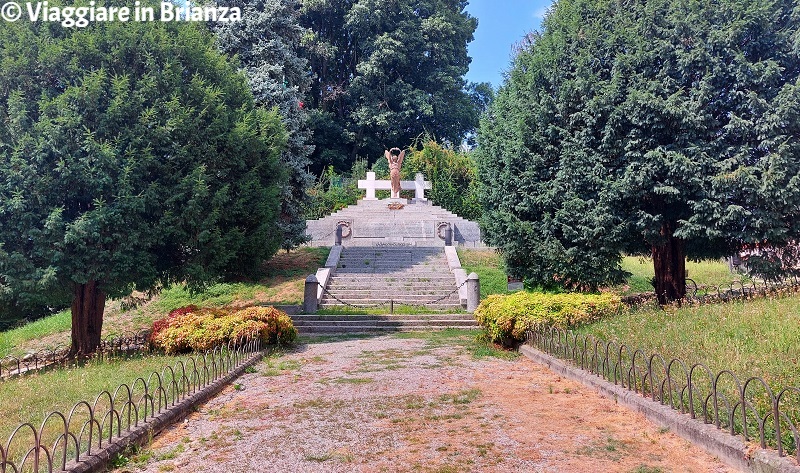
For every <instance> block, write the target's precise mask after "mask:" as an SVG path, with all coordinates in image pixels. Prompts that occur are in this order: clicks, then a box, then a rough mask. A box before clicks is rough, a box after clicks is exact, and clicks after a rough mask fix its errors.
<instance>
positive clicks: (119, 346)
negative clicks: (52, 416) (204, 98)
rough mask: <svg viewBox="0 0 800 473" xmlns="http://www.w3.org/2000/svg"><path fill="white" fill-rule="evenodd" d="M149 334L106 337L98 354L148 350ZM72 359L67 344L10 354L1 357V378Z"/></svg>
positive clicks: (132, 333) (130, 333)
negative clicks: (25, 352) (26, 352)
mask: <svg viewBox="0 0 800 473" xmlns="http://www.w3.org/2000/svg"><path fill="white" fill-rule="evenodd" d="M149 334H150V330H149V329H147V330H141V331H139V332H125V333H123V334H121V335H114V336H109V337H106V338H104V339H103V340H102V341H101V342H100V346H99V347H98V354H99V355H102V356H105V355H112V356H113V355H118V354H128V353H135V352H140V351H143V350H144V351H146V350H148V344H147V337H148V335H149ZM70 359H71V358H70V356H69V346H67V345H62V346H58V347H51V348H45V349H42V350H39V351H37V352H35V353H28V354H26V355H22V356H13V355H8V356H5V357H3V358H0V380H2V379H5V378H8V377H10V376H15V375H20V374H25V373H30V372H32V371H39V370H42V369H44V368H48V367H51V366H59V365H64V364H65V363H67V362H68V361H69V360H70Z"/></svg>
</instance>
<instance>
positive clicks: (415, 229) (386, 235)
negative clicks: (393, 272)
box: [306, 199, 484, 247]
mask: <svg viewBox="0 0 800 473" xmlns="http://www.w3.org/2000/svg"><path fill="white" fill-rule="evenodd" d="M390 204H401V206H398V207H401V208H395V209H392V208H390V207H389V205H390ZM339 224H343V225H344V228H343V238H342V244H343V245H345V246H373V245H406V246H438V247H443V246H444V236H443V234H444V232H443V226H450V228H451V229H452V230H453V242H454V244H455V245H458V246H465V247H483V246H484V245H483V243H482V241H481V232H480V228H479V227H478V224H477V223H475V222H472V221H470V220H466V219H464V218H461V217H459V216H458V215H456V214H454V213H453V212H450V211H448V210H446V209H444V208H442V207H439V206H437V205H433V204H431V203H430V202H428V201H422V202H408V201H407V200H406V199H383V200H360V201H358V203H357V204H356V205H351V206H348V207H345V208H343V209H341V210H339V211H337V212H335V213H333V214H331V215H329V216H327V217H324V218H320V219H317V220H308V221H306V228H307V229H306V233H307V234H308V235H309V236H310V237H311V241H310V242H309V245H310V246H332V245H333V244H334V242H335V239H336V227H337V225H339Z"/></svg>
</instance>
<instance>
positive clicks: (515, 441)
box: [118, 334, 733, 473]
mask: <svg viewBox="0 0 800 473" xmlns="http://www.w3.org/2000/svg"><path fill="white" fill-rule="evenodd" d="M419 337H422V338H399V337H396V336H381V337H375V338H368V339H357V340H354V339H350V340H342V341H329V342H320V343H313V344H307V345H300V346H298V347H297V348H296V349H294V350H292V351H289V352H286V353H284V354H282V355H280V356H277V355H276V356H272V357H270V358H268V359H266V360H264V361H263V362H262V363H260V364H259V365H257V372H255V373H250V374H246V375H244V376H243V377H241V378H240V379H239V381H238V384H236V385H234V386H231V387H229V388H226V390H225V391H224V392H223V393H222V394H220V395H219V396H218V397H216V398H215V399H213V400H212V401H210V402H208V403H207V404H205V405H203V406H201V407H200V409H199V410H198V412H195V413H193V414H192V415H191V416H190V417H189V418H188V419H187V420H186V421H185V422H184V423H182V424H179V425H176V426H174V427H173V428H171V429H169V430H167V431H166V432H164V433H163V434H162V435H160V436H158V437H157V438H156V439H155V440H154V442H153V444H152V445H151V446H150V447H149V449H147V450H145V451H144V452H142V453H139V454H138V455H137V456H135V457H134V458H133V459H132V461H131V463H129V464H128V466H126V467H124V468H123V469H120V470H118V471H120V472H126V471H127V472H138V471H147V472H162V471H187V472H262V471H263V472H267V471H270V472H271V471H276V472H351V471H360V472H381V471H387V472H395V471H421V472H441V473H444V472H462V471H476V472H484V471H488V472H585V471H596V472H630V473H634V472H637V473H656V472H672V471H674V472H728V471H733V470H731V469H729V468H727V467H725V466H724V465H723V464H722V463H720V462H719V461H718V460H716V459H715V458H713V457H712V456H710V455H708V454H706V453H704V452H703V451H702V450H700V449H699V448H697V447H694V446H692V445H691V444H689V443H688V442H686V441H684V440H682V439H680V438H679V437H677V436H675V435H674V434H672V433H670V432H668V431H665V430H663V429H659V428H658V427H657V426H655V425H653V424H651V423H649V422H648V421H646V420H645V419H644V417H642V416H641V415H639V414H636V413H633V412H631V411H628V410H626V409H624V408H622V407H620V406H617V405H615V403H614V402H613V401H611V400H608V399H605V398H602V397H600V396H599V395H598V394H596V393H594V392H593V391H591V390H588V389H586V388H584V387H583V386H582V385H579V384H577V383H574V382H572V381H570V380H567V379H563V378H560V377H559V376H557V375H556V374H554V373H552V372H550V371H548V370H547V369H546V368H544V367H542V366H540V365H537V364H535V363H533V362H531V361H530V360H527V359H525V358H516V359H513V360H503V359H499V358H495V357H483V358H476V357H475V356H474V354H473V351H474V344H473V343H472V342H471V340H470V337H471V335H450V336H442V335H424V334H422V335H419Z"/></svg>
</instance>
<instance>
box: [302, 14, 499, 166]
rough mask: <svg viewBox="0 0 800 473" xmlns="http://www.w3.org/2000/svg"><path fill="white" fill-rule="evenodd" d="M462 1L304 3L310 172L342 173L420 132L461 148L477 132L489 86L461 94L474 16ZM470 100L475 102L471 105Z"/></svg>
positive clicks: (464, 85)
mask: <svg viewBox="0 0 800 473" xmlns="http://www.w3.org/2000/svg"><path fill="white" fill-rule="evenodd" d="M465 6H466V1H464V0H422V1H419V0H414V1H411V0H399V1H398V0H344V1H343V0H320V1H313V2H303V9H302V16H301V24H302V26H304V27H306V28H307V29H308V30H307V33H306V37H305V38H304V39H303V48H304V51H303V55H304V56H305V57H306V58H308V60H309V61H310V65H311V70H312V71H313V73H314V78H313V82H312V84H311V93H310V97H309V99H310V100H309V103H310V108H311V109H312V112H311V115H312V116H311V126H312V129H313V130H314V140H315V143H316V144H317V147H316V151H315V154H314V157H313V161H314V166H315V168H314V170H315V171H316V172H321V171H322V169H324V168H325V167H327V166H328V165H333V166H334V167H335V168H336V169H337V170H343V169H348V168H349V167H350V166H351V165H352V163H353V162H354V161H355V160H356V158H357V157H359V156H361V157H364V156H382V153H383V150H384V149H388V148H391V147H394V146H398V147H405V146H408V145H409V144H411V142H412V141H413V139H414V138H415V137H417V136H419V135H421V134H422V133H424V132H429V133H431V134H433V135H435V136H437V137H440V138H441V139H446V140H448V141H449V142H451V143H460V142H461V139H462V138H463V137H464V135H465V133H466V132H467V131H470V130H472V129H474V128H475V127H476V126H477V118H478V113H479V111H480V107H481V106H482V105H483V103H484V102H485V101H486V91H485V87H483V88H480V87H473V88H472V89H471V92H472V93H473V95H470V93H469V92H468V91H467V90H466V84H465V82H464V79H463V76H464V74H466V72H467V69H468V68H469V62H470V59H469V57H468V56H467V43H469V42H470V41H471V40H472V35H473V33H474V31H475V28H476V27H477V20H475V18H472V17H471V16H469V14H467V13H466V12H465V11H464V8H465ZM473 96H475V97H476V99H475V100H476V101H477V102H473Z"/></svg>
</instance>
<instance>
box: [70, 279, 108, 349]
mask: <svg viewBox="0 0 800 473" xmlns="http://www.w3.org/2000/svg"><path fill="white" fill-rule="evenodd" d="M105 307H106V295H105V293H104V292H103V291H102V290H101V289H100V284H99V283H98V282H97V281H87V282H86V284H75V285H74V288H73V297H72V347H71V348H70V354H72V355H90V354H92V353H94V352H95V351H96V350H97V347H98V346H100V335H101V334H102V333H103V310H104V309H105Z"/></svg>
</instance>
